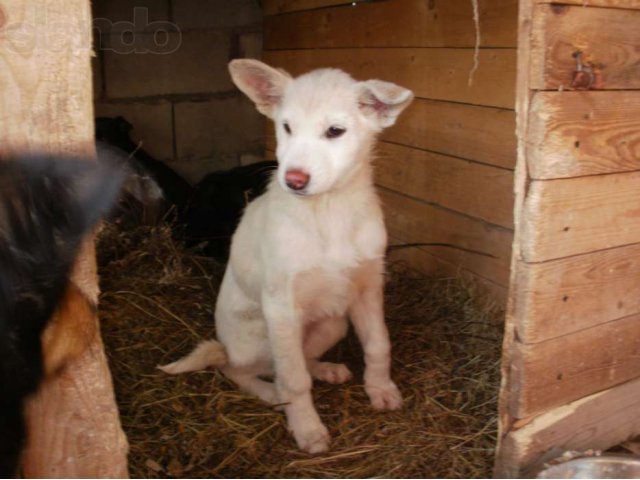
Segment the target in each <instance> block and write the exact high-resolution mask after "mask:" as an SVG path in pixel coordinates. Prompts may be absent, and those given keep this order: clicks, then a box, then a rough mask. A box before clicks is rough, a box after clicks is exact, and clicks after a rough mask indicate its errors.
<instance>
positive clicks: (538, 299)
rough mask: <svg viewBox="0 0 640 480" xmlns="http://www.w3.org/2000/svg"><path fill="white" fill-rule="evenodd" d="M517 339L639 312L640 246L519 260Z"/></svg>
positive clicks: (528, 340)
mask: <svg viewBox="0 0 640 480" xmlns="http://www.w3.org/2000/svg"><path fill="white" fill-rule="evenodd" d="M512 268H515V269H516V278H517V285H518V289H519V296H518V299H517V301H516V303H515V312H514V314H515V315H516V317H517V318H519V319H520V321H519V323H518V326H517V327H516V328H517V332H518V337H519V338H520V340H521V341H522V342H524V343H539V342H544V341H545V340H549V339H551V338H555V337H560V336H563V335H568V334H570V333H573V332H577V331H580V330H584V329H586V328H590V327H593V326H595V325H599V324H603V323H606V322H610V321H611V320H615V319H618V318H621V317H625V316H628V315H632V314H636V313H638V312H640V282H639V281H638V279H639V278H640V245H638V244H636V245H629V246H625V247H619V248H614V249H610V250H603V251H600V252H595V253H590V254H586V255H578V256H575V257H569V258H563V259H560V260H552V261H549V262H543V263H533V264H530V263H524V262H517V264H516V265H515V266H514V267H512Z"/></svg>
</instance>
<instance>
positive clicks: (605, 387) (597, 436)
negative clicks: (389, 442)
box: [496, 0, 640, 477]
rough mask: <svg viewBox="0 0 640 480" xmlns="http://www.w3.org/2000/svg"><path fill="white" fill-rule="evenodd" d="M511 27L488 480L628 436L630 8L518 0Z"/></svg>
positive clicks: (632, 234) (633, 264)
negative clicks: (511, 153)
mask: <svg viewBox="0 0 640 480" xmlns="http://www.w3.org/2000/svg"><path fill="white" fill-rule="evenodd" d="M519 24H520V34H519V35H520V39H519V49H520V50H519V62H520V68H519V78H518V93H517V111H518V133H519V144H518V165H517V169H516V202H515V205H516V208H515V241H514V255H513V267H512V274H511V275H512V277H511V291H510V298H509V307H508V314H507V326H506V335H505V348H504V360H503V390H502V393H501V407H500V410H501V422H500V424H501V440H500V446H499V455H498V460H497V464H496V474H497V476H499V477H520V476H522V475H526V474H529V473H531V472H532V470H533V469H535V468H536V464H537V463H538V462H539V461H540V460H542V459H545V458H546V457H553V456H554V455H558V454H560V453H562V452H563V451H565V450H572V449H578V450H579V449H587V448H594V449H599V448H607V447H609V446H611V445H612V444H616V443H618V442H621V441H624V440H625V439H627V438H628V437H629V436H631V435H633V434H638V433H640V421H638V420H637V419H638V414H637V413H638V411H640V380H638V379H639V378H640V374H639V372H640V301H639V300H638V298H640V297H639V294H640V275H639V274H640V210H639V207H638V205H639V203H638V198H639V197H638V195H639V192H640V141H639V138H640V137H639V136H638V132H639V131H640V82H639V81H638V79H640V67H639V66H640V51H639V50H638V48H637V45H638V43H639V42H640V36H639V30H638V28H637V27H638V25H640V1H639V0H600V1H589V2H588V6H585V5H584V4H583V2H582V1H571V0H567V1H565V2H563V3H562V4H561V3H557V2H551V1H546V0H545V1H544V2H540V1H536V2H534V1H533V0H523V1H522V2H521V12H520V21H519ZM578 61H579V62H580V63H578ZM590 75H592V76H591V77H590ZM580 76H581V78H579V77H580ZM577 77H578V78H577ZM576 79H577V81H574V80H576Z"/></svg>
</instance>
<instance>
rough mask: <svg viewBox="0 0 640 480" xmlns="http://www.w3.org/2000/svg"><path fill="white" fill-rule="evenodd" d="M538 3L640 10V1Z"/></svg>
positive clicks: (598, 0) (568, 0)
mask: <svg viewBox="0 0 640 480" xmlns="http://www.w3.org/2000/svg"><path fill="white" fill-rule="evenodd" d="M537 3H563V4H566V5H580V6H581V7H610V8H631V9H635V10H640V0H562V2H558V1H556V0H537Z"/></svg>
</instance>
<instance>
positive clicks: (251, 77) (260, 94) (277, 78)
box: [229, 59, 291, 118]
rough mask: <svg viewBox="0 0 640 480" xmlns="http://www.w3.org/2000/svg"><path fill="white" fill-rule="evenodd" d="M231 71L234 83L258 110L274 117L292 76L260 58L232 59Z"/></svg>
mask: <svg viewBox="0 0 640 480" xmlns="http://www.w3.org/2000/svg"><path fill="white" fill-rule="evenodd" d="M229 73H231V78H232V79H233V83H235V84H236V85H237V87H238V88H239V89H240V90H242V91H243V92H244V93H245V94H246V95H247V96H248V97H249V98H250V99H251V100H253V102H254V103H255V104H256V107H257V108H258V111H259V112H261V113H263V114H265V115H266V116H267V117H269V118H273V111H274V109H275V107H276V106H277V105H278V104H279V103H280V102H281V101H282V96H283V95H284V90H285V88H286V86H287V84H288V83H289V82H290V81H291V76H290V75H289V74H288V73H287V72H285V71H284V70H280V69H275V68H272V67H270V66H269V65H266V64H264V63H262V62H260V61H258V60H251V59H243V60H232V61H231V62H230V63H229Z"/></svg>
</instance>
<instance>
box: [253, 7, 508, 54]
mask: <svg viewBox="0 0 640 480" xmlns="http://www.w3.org/2000/svg"><path fill="white" fill-rule="evenodd" d="M479 14H480V16H479V18H480V29H481V31H482V35H481V43H480V45H481V46H482V47H515V46H516V32H517V28H516V19H517V15H518V2H517V0H492V1H485V2H480V8H479ZM264 35H265V40H264V42H265V43H264V45H265V48H266V49H267V50H280V49H292V48H348V47H458V48H459V47H474V46H475V42H476V37H475V25H474V22H473V7H472V4H471V2H469V1H468V0H448V1H446V2H425V1H424V0H394V1H392V2H374V3H362V4H360V5H356V6H355V7H353V6H351V5H343V6H339V7H335V8H327V9H321V10H312V11H304V12H298V13H295V14H291V15H283V16H270V17H266V18H265V24H264Z"/></svg>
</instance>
